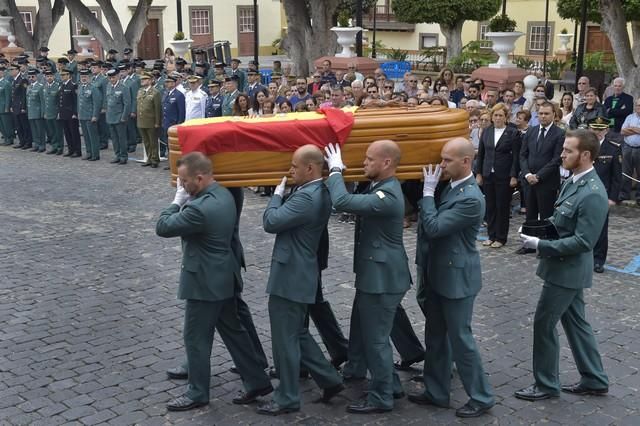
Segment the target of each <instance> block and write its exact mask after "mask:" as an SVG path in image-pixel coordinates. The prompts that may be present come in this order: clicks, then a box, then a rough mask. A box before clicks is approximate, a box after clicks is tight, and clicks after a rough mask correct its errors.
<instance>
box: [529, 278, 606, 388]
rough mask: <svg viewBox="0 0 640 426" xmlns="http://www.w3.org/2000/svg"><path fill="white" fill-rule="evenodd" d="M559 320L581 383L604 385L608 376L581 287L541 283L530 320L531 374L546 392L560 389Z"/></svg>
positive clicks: (589, 385) (589, 386)
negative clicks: (542, 284)
mask: <svg viewBox="0 0 640 426" xmlns="http://www.w3.org/2000/svg"><path fill="white" fill-rule="evenodd" d="M558 321H561V322H562V328H563V329H564V332H565V334H566V335H567V341H568V342H569V347H570V348H571V353H572V354H573V359H574V360H575V362H576V366H577V367H578V372H580V384H582V385H583V386H585V387H587V388H589V389H604V388H607V387H608V386H609V379H608V378H607V375H606V373H605V372H604V369H603V367H602V360H601V359H600V353H599V352H598V344H597V343H596V339H595V337H594V336H593V330H592V329H591V325H589V323H588V322H587V320H586V319H585V315H584V296H583V290H582V289H573V288H565V287H560V286H556V285H553V284H549V283H546V282H545V283H544V286H543V287H542V292H541V293H540V300H538V306H537V307H536V314H535V317H534V320H533V375H534V377H535V379H536V385H538V387H539V388H540V389H542V390H543V391H545V392H549V393H552V394H556V395H557V394H559V393H560V378H559V364H560V344H559V343H558V333H557V331H556V325H557V324H558Z"/></svg>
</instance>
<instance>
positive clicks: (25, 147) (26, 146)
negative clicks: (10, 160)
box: [21, 145, 31, 151]
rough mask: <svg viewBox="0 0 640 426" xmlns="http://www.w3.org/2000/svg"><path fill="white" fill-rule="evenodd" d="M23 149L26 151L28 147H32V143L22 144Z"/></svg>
mask: <svg viewBox="0 0 640 426" xmlns="http://www.w3.org/2000/svg"><path fill="white" fill-rule="evenodd" d="M21 149H22V150H25V151H26V150H27V149H31V145H22V147H21Z"/></svg>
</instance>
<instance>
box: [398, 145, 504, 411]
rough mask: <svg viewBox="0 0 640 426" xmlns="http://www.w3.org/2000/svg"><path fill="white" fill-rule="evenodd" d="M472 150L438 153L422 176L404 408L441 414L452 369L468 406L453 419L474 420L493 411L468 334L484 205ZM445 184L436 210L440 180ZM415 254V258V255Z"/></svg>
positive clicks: (446, 148)
mask: <svg viewBox="0 0 640 426" xmlns="http://www.w3.org/2000/svg"><path fill="white" fill-rule="evenodd" d="M474 154H475V150H474V147H473V145H472V144H471V142H469V141H468V140H466V139H462V138H457V139H453V140H451V141H449V142H447V144H446V145H445V146H444V147H443V148H442V153H441V157H442V162H441V163H440V165H439V166H436V170H435V172H434V171H433V169H432V166H429V171H427V170H426V169H425V171H424V189H423V198H422V200H420V208H421V210H420V224H419V226H420V227H421V230H422V233H421V237H422V239H424V240H426V241H424V242H423V241H421V244H423V243H426V244H427V245H428V246H429V255H428V256H427V259H424V260H422V262H421V264H422V265H426V271H423V273H425V274H426V278H427V280H426V283H425V287H426V288H425V291H426V294H425V311H426V330H425V341H426V342H427V349H426V354H425V361H424V386H425V389H424V391H423V392H421V393H415V394H410V395H409V400H410V401H412V402H414V403H416V404H421V405H435V406H439V407H448V406H449V398H450V396H449V394H450V390H451V368H452V361H455V363H456V366H457V368H458V372H459V373H460V380H461V381H462V384H463V386H464V389H465V391H466V392H467V395H469V401H468V402H467V403H466V404H465V405H464V406H463V407H460V408H458V409H457V410H456V415H457V416H459V417H478V416H480V415H482V414H483V413H485V412H486V411H488V410H489V409H490V408H491V407H493V405H494V404H495V399H494V396H493V391H492V389H491V386H490V385H489V382H488V381H487V377H486V376H485V374H484V370H483V368H482V360H481V359H480V353H479V352H478V348H477V346H476V342H475V339H474V338H473V333H472V331H471V318H472V314H473V304H474V301H475V298H476V296H477V294H478V293H479V292H480V288H481V287H482V273H481V270H480V255H479V253H478V250H477V248H476V238H477V236H478V232H479V230H480V225H481V224H482V219H483V217H484V210H485V203H484V197H483V195H482V192H481V191H480V188H479V187H478V184H477V183H476V180H475V178H474V176H473V172H472V163H473V157H474ZM441 178H442V179H443V180H445V181H449V182H450V183H449V185H447V186H446V187H445V188H444V189H442V191H441V193H440V200H439V204H438V205H436V202H435V198H434V194H435V190H436V186H437V185H438V182H439V181H440V179H441ZM421 251H422V250H421Z"/></svg>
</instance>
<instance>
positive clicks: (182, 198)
mask: <svg viewBox="0 0 640 426" xmlns="http://www.w3.org/2000/svg"><path fill="white" fill-rule="evenodd" d="M190 199H191V195H189V193H188V192H187V191H186V190H185V189H184V187H183V186H182V182H180V178H178V180H177V181H176V196H175V197H174V198H173V203H171V204H177V205H178V207H182V206H184V205H185V204H186V203H187V201H189V200H190Z"/></svg>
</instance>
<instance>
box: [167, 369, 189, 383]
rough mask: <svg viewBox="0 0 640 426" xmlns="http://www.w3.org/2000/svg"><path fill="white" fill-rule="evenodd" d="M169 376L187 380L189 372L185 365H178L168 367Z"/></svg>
mask: <svg viewBox="0 0 640 426" xmlns="http://www.w3.org/2000/svg"><path fill="white" fill-rule="evenodd" d="M167 377H168V378H170V379H174V380H187V379H188V378H189V372H188V371H187V370H186V369H185V368H184V367H183V366H178V367H174V368H170V369H168V370H167Z"/></svg>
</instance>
